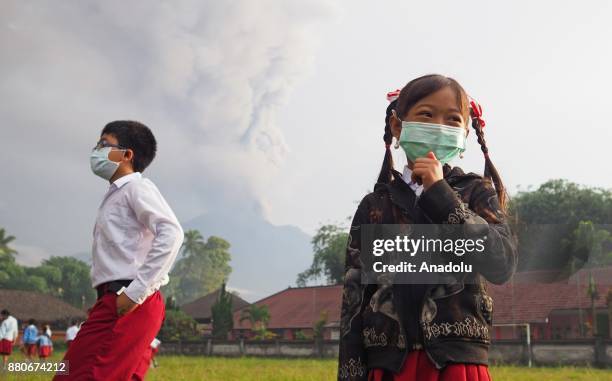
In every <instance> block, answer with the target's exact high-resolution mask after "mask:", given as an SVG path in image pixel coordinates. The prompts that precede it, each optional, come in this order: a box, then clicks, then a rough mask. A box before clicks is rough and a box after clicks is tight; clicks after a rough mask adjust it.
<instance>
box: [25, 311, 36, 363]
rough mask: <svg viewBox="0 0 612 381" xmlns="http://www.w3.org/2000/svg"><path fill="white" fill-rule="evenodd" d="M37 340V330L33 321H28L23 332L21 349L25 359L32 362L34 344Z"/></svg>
mask: <svg viewBox="0 0 612 381" xmlns="http://www.w3.org/2000/svg"><path fill="white" fill-rule="evenodd" d="M37 340H38V328H36V321H35V320H34V319H30V320H28V326H27V327H26V328H25V329H24V331H23V348H24V354H25V356H26V359H27V360H29V361H32V360H33V359H34V356H36V342H37Z"/></svg>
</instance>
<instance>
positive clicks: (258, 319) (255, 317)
mask: <svg viewBox="0 0 612 381" xmlns="http://www.w3.org/2000/svg"><path fill="white" fill-rule="evenodd" d="M244 320H248V321H249V322H250V323H251V329H252V330H253V331H255V332H258V333H262V334H263V333H265V331H266V326H267V325H268V322H269V321H270V311H268V306H265V305H264V306H261V307H260V306H258V305H256V304H251V305H250V306H249V307H247V308H245V309H244V310H242V313H241V316H240V322H241V323H242V322H243V321H244Z"/></svg>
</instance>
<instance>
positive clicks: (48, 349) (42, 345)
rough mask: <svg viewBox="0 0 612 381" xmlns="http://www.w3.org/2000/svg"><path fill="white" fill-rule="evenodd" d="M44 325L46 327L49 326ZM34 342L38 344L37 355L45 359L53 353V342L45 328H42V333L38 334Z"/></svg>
mask: <svg viewBox="0 0 612 381" xmlns="http://www.w3.org/2000/svg"><path fill="white" fill-rule="evenodd" d="M46 327H47V328H48V327H49V326H46ZM36 343H37V344H38V357H39V358H40V359H41V360H43V361H46V359H47V358H48V357H49V356H51V354H52V353H53V342H52V341H51V337H50V336H49V334H48V332H47V330H46V329H43V334H42V335H40V336H38V339H37V340H36Z"/></svg>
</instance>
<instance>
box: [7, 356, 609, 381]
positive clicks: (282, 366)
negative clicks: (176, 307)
mask: <svg viewBox="0 0 612 381" xmlns="http://www.w3.org/2000/svg"><path fill="white" fill-rule="evenodd" d="M22 359H23V357H21V356H13V357H12V361H20V360H22ZM60 359H61V354H56V355H54V356H53V358H52V359H51V361H59V360H60ZM157 361H158V363H159V367H158V368H155V369H150V370H149V373H148V374H147V381H162V380H163V381H166V380H171V381H174V380H176V381H180V380H184V381H191V380H206V381H217V380H219V381H233V380H236V381H259V380H261V381H264V380H265V381H268V380H270V381H319V380H335V377H336V361H335V360H309V359H300V360H294V359H291V360H289V359H264V358H254V357H243V358H236V359H227V358H218V357H187V356H159V357H158V358H157ZM490 373H491V375H492V376H493V380H495V381H509V380H513V381H514V380H520V381H546V380H551V381H568V380H571V381H582V380H584V381H586V380H589V381H604V380H605V381H612V369H608V370H603V369H593V368H579V367H559V368H532V369H528V368H525V367H515V366H495V367H491V368H490ZM51 378H52V377H51V375H41V374H19V375H17V374H14V373H6V372H5V373H4V374H1V375H0V380H49V379H51Z"/></svg>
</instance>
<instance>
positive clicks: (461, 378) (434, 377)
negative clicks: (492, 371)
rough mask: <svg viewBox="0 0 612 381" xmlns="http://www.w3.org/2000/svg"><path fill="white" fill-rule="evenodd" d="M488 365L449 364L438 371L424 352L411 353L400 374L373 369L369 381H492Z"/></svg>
mask: <svg viewBox="0 0 612 381" xmlns="http://www.w3.org/2000/svg"><path fill="white" fill-rule="evenodd" d="M491 380H492V379H491V376H490V375H489V369H488V367H487V366H486V365H477V364H449V365H447V366H446V367H444V368H443V369H440V370H438V369H436V367H435V366H434V365H433V363H432V362H431V360H430V359H429V357H427V354H426V353H425V352H424V351H423V350H417V351H411V352H409V353H408V355H407V356H406V361H404V365H403V367H402V370H401V371H400V373H399V374H394V373H392V372H389V371H385V370H383V369H372V370H370V373H369V375H368V381H491Z"/></svg>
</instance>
